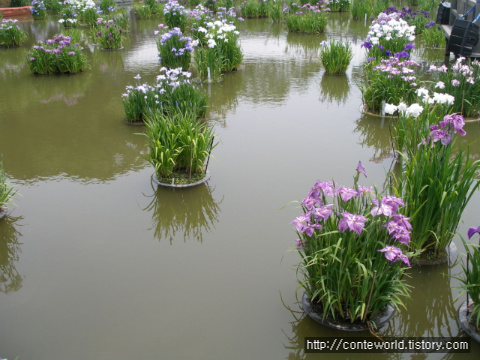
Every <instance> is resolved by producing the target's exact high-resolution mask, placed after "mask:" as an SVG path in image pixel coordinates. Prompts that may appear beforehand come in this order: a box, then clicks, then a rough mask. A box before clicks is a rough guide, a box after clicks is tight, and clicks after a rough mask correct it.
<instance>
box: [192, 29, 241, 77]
mask: <svg viewBox="0 0 480 360" xmlns="http://www.w3.org/2000/svg"><path fill="white" fill-rule="evenodd" d="M207 28H208V30H207V29H206V28H203V27H200V28H198V31H197V32H196V36H197V38H198V40H199V44H200V45H201V46H199V47H198V48H197V50H196V51H195V53H194V56H195V65H196V69H197V72H198V74H199V76H200V78H201V79H202V80H206V79H208V72H209V71H210V80H213V81H217V80H219V79H220V77H221V74H222V73H225V72H230V71H233V70H235V69H237V68H238V66H239V65H240V64H241V62H242V60H243V54H242V50H241V48H240V46H239V45H238V35H239V32H238V31H237V30H236V27H235V25H229V24H225V23H222V22H221V21H215V22H213V23H211V25H210V26H209V27H207ZM208 69H210V70H208Z"/></svg>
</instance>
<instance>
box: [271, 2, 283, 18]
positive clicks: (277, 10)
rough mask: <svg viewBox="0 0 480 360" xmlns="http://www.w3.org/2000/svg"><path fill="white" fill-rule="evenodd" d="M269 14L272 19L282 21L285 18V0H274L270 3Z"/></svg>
mask: <svg viewBox="0 0 480 360" xmlns="http://www.w3.org/2000/svg"><path fill="white" fill-rule="evenodd" d="M268 15H269V16H270V19H272V21H282V20H283V1H280V0H273V1H272V2H271V3H270V6H269V11H268Z"/></svg>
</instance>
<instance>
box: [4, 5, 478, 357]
mask: <svg viewBox="0 0 480 360" xmlns="http://www.w3.org/2000/svg"><path fill="white" fill-rule="evenodd" d="M131 15H132V16H131V31H130V34H129V39H128V41H127V42H126V43H125V45H124V49H123V50H121V51H101V50H99V49H98V48H96V47H94V46H88V47H86V48H85V52H86V54H87V56H88V63H89V69H88V70H87V71H85V72H84V73H82V74H78V75H73V76H49V77H46V76H32V75H31V74H30V71H29V69H28V66H27V64H26V56H27V52H28V50H29V49H30V48H31V46H32V45H33V44H34V43H35V42H36V41H39V40H44V39H46V38H49V37H51V36H53V35H54V34H55V33H57V32H58V31H59V27H58V24H57V23H56V22H54V21H52V20H51V19H50V20H43V21H35V22H33V21H26V22H22V24H21V26H22V27H23V28H24V29H25V30H26V31H27V32H28V35H29V41H28V42H27V43H26V44H24V45H23V46H22V47H20V48H17V49H0V77H1V86H0V109H1V112H0V114H1V116H0V153H3V156H4V165H5V169H6V171H7V174H8V178H9V181H10V183H12V184H14V185H15V187H16V189H17V190H18V191H19V193H20V194H21V195H17V196H16V198H15V204H14V205H11V206H10V207H9V208H10V217H9V218H6V219H4V220H2V221H1V222H0V270H1V271H2V273H1V274H0V324H1V326H0V357H1V358H7V359H9V360H11V359H15V357H17V356H18V358H19V359H20V360H22V359H25V360H27V359H28V360H52V359H103V360H107V359H132V358H134V359H212V360H215V359H231V360H234V359H263V360H267V359H317V358H320V357H321V358H322V359H330V358H331V359H345V358H348V356H350V355H348V354H347V355H346V354H305V352H304V350H303V347H304V337H315V336H360V335H358V334H355V335H352V334H348V333H344V332H335V331H332V330H329V329H327V328H324V327H322V326H321V325H319V324H317V323H315V322H314V321H312V320H311V319H310V318H308V317H305V315H304V314H303V311H302V310H301V303H300V301H301V295H302V292H301V291H300V290H298V291H296V288H297V285H298V283H297V280H296V276H295V271H294V270H293V267H294V266H295V264H296V263H297V262H298V260H299V258H298V255H297V254H295V253H294V252H289V251H288V249H289V248H292V247H293V246H294V245H295V238H296V234H295V231H294V228H293V226H292V225H291V224H289V222H290V221H291V220H293V219H294V218H295V217H296V216H297V215H298V212H299V209H298V207H297V205H296V204H291V203H290V202H291V201H293V200H301V199H302V198H303V197H304V196H305V194H306V193H307V192H308V190H309V189H310V187H311V186H312V185H313V183H314V182H315V181H316V180H317V179H323V180H325V181H328V180H332V179H335V180H336V181H337V182H339V183H344V184H351V183H352V174H353V173H354V170H355V168H356V166H357V163H358V161H362V163H363V164H364V166H365V168H366V171H367V174H368V178H367V179H365V181H363V183H364V184H365V185H372V184H374V183H375V184H378V185H381V184H382V183H383V181H384V180H385V174H386V172H387V171H388V169H389V168H390V166H391V163H392V158H391V156H390V153H391V147H390V141H389V124H388V118H385V119H382V118H381V117H377V116H371V115H366V114H363V113H362V111H361V110H360V108H361V105H362V101H361V93H360V91H359V88H358V86H357V84H358V82H359V80H360V79H361V77H362V64H363V63H364V62H365V61H366V59H365V58H366V56H365V52H364V51H363V49H361V48H360V45H361V43H362V42H363V40H364V37H365V35H366V33H367V31H368V24H365V22H364V21H354V20H351V19H350V16H349V14H331V17H330V24H329V26H328V28H327V31H326V33H325V34H322V35H310V36H308V35H299V34H289V33H288V32H287V31H286V30H285V29H284V28H283V27H282V26H281V25H280V24H275V23H271V22H270V21H269V20H247V21H245V22H243V23H241V24H240V42H241V47H242V50H243V52H244V62H243V65H242V67H241V68H240V69H239V70H238V71H237V72H235V73H232V74H228V75H226V76H225V78H224V80H223V81H221V82H219V83H211V84H204V85H203V86H202V89H203V90H204V91H205V93H207V94H208V95H209V114H208V118H209V119H210V121H211V123H212V124H213V125H214V126H215V131H216V133H217V134H218V136H219V139H220V144H219V146H218V147H217V148H215V150H214V152H213V156H214V159H212V160H211V162H210V166H209V170H210V172H211V174H212V177H211V180H210V181H209V182H208V184H204V185H201V186H198V187H195V188H190V189H176V190H175V189H166V188H158V189H157V188H156V186H155V185H154V184H153V183H152V179H151V176H152V173H153V169H152V167H151V166H150V165H149V164H148V163H147V162H146V161H145V160H144V159H143V156H144V155H145V153H146V139H145V137H143V136H141V135H139V133H142V131H143V128H142V127H138V126H129V125H126V124H124V123H123V107H122V98H121V95H122V93H123V92H124V91H125V86H126V85H130V84H133V83H134V79H133V77H134V76H135V75H137V74H140V75H141V77H142V81H145V82H150V83H151V82H152V81H153V79H154V78H155V75H156V74H157V73H158V70H159V64H158V60H157V57H158V55H157V50H156V45H155V37H154V35H153V30H154V29H155V27H156V25H157V24H158V21H155V20H139V19H135V18H134V17H133V14H131ZM331 37H334V38H340V37H342V38H345V39H348V40H349V41H351V42H352V45H353V48H354V52H355V55H354V58H353V60H352V63H351V65H350V67H349V68H348V70H347V74H346V76H328V75H325V74H324V69H323V68H322V65H321V63H320V60H319V47H320V45H319V43H320V42H321V41H323V40H325V39H327V38H328V39H329V38H331ZM414 56H415V58H416V59H417V60H419V61H421V62H422V63H423V64H425V66H428V64H429V63H432V62H436V63H442V62H443V50H423V49H422V48H421V47H420V46H418V47H417V50H415V52H414ZM465 129H466V131H467V136H466V138H465V140H464V141H465V142H473V141H475V140H476V139H477V138H478V137H479V136H480V126H479V123H478V122H473V123H469V124H467V126H466V127H465ZM472 153H473V155H474V156H475V157H477V158H478V157H479V156H480V147H479V145H478V144H473V146H472ZM479 212H480V201H479V195H478V194H475V196H474V198H473V199H472V201H471V202H470V204H469V206H468V208H467V210H466V212H465V214H464V216H463V218H462V222H461V224H460V226H459V229H458V233H459V234H462V235H463V236H464V237H466V231H467V229H468V228H469V227H471V226H475V227H476V226H479V225H480V224H479V223H478V216H477V215H478V213H479ZM454 242H455V244H456V245H457V248H458V249H459V253H462V249H463V247H462V245H461V240H460V238H459V237H458V236H457V237H455V239H454ZM459 258H460V257H458V258H457V260H458V259H459ZM460 272H461V265H460V263H459V262H458V261H454V262H450V263H448V264H444V265H438V266H432V267H421V268H420V267H413V268H412V269H411V270H410V272H409V274H410V278H409V279H408V283H409V284H410V285H411V286H413V290H412V294H411V300H409V301H408V302H407V310H402V311H400V312H398V313H397V314H396V315H395V317H394V318H393V319H392V320H391V321H390V322H389V323H388V325H387V326H385V327H384V328H382V329H381V330H380V331H379V335H380V336H411V337H413V336H415V337H427V336H434V337H438V336H465V334H464V333H463V331H462V330H461V329H460V328H459V324H458V321H457V318H456V315H457V311H458V308H459V307H460V304H461V303H462V302H464V301H465V299H464V297H462V298H461V299H459V300H457V301H455V298H456V297H457V295H458V293H459V290H458V289H455V286H458V285H459V283H458V281H456V280H454V279H452V278H450V277H449V276H448V275H454V276H456V275H458V274H460ZM364 335H365V334H362V336H364ZM479 354H480V344H478V343H475V342H473V341H472V349H471V354H470V358H476V357H478V355H479ZM351 356H352V357H351V358H355V359H367V358H368V359H371V358H378V359H380V358H381V359H385V358H388V359H410V358H413V357H411V356H412V355H410V354H405V355H400V354H390V355H388V356H387V355H381V354H351ZM445 356H446V357H447V358H448V359H465V358H466V357H465V355H463V354H448V355H445V354H428V355H425V356H424V357H422V358H425V359H443V358H445ZM467 356H468V355H467Z"/></svg>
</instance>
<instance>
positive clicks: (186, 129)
mask: <svg viewBox="0 0 480 360" xmlns="http://www.w3.org/2000/svg"><path fill="white" fill-rule="evenodd" d="M145 136H146V137H147V138H148V147H149V154H148V156H147V158H146V159H147V161H148V162H149V163H150V164H152V165H153V167H154V169H155V174H154V181H155V182H156V183H157V184H159V185H164V186H173V187H186V186H195V185H199V184H202V183H204V182H206V181H207V180H208V179H209V178H210V174H209V173H208V172H207V167H208V163H209V159H210V153H211V151H212V149H213V148H214V147H215V146H216V145H217V144H214V140H215V135H214V132H213V128H211V127H209V126H208V124H207V123H206V122H205V121H203V120H197V118H196V116H195V114H194V113H186V114H176V115H173V116H165V115H162V114H154V115H153V116H152V117H151V119H150V120H148V121H147V122H146V132H145Z"/></svg>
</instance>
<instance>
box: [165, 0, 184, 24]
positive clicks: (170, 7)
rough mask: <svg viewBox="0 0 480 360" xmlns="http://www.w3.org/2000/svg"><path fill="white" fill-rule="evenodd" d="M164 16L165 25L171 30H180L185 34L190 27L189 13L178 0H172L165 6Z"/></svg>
mask: <svg viewBox="0 0 480 360" xmlns="http://www.w3.org/2000/svg"><path fill="white" fill-rule="evenodd" d="M163 15H164V17H165V25H167V26H168V28H169V29H174V28H179V29H180V30H181V31H182V32H185V30H186V28H187V25H188V18H187V11H186V10H185V7H184V6H183V5H180V4H179V3H178V2H177V1H176V0H171V1H169V2H168V3H166V4H165V7H164V11H163Z"/></svg>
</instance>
